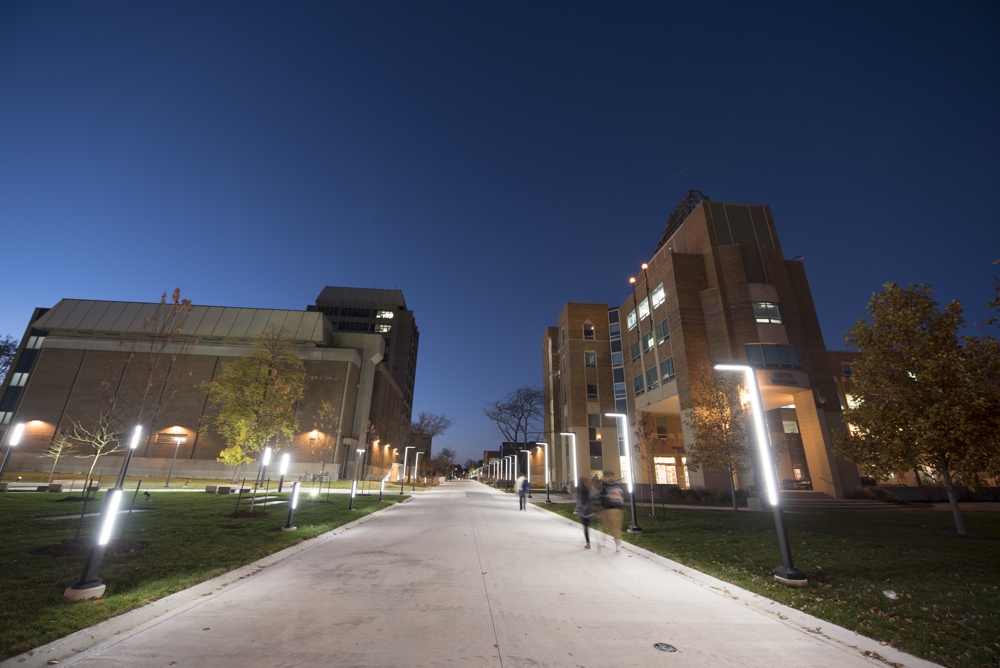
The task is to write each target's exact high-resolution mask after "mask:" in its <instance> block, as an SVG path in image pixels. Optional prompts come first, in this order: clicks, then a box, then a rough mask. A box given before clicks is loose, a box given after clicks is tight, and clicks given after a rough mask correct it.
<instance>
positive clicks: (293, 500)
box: [278, 481, 299, 531]
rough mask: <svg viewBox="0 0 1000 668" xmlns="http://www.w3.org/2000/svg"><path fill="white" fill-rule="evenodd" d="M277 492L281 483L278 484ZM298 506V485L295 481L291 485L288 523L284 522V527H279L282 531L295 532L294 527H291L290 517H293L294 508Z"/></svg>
mask: <svg viewBox="0 0 1000 668" xmlns="http://www.w3.org/2000/svg"><path fill="white" fill-rule="evenodd" d="M278 491H279V492H280V491H281V483H278ZM298 505H299V483H298V481H295V482H293V483H292V498H291V499H290V500H289V501H288V521H287V522H285V526H283V527H281V530H282V531H295V529H296V527H295V526H293V525H292V516H293V515H295V508H296V507H297V506H298Z"/></svg>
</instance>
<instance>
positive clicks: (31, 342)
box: [24, 336, 45, 350]
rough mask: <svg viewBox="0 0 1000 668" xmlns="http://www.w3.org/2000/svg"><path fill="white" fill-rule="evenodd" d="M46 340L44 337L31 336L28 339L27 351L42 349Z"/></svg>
mask: <svg viewBox="0 0 1000 668" xmlns="http://www.w3.org/2000/svg"><path fill="white" fill-rule="evenodd" d="M44 340H45V337H44V336H31V337H28V343H27V344H26V345H25V346H24V347H25V349H26V350H35V349H38V348H41V347H42V342H43V341H44Z"/></svg>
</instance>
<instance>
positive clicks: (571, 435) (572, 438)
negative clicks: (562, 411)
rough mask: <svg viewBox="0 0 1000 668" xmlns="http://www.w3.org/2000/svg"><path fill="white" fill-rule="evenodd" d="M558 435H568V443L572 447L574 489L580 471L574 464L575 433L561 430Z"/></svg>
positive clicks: (577, 482)
mask: <svg viewBox="0 0 1000 668" xmlns="http://www.w3.org/2000/svg"><path fill="white" fill-rule="evenodd" d="M559 435H560V436H569V442H570V445H571V446H572V448H573V489H576V487H577V485H578V484H579V480H580V471H579V469H577V466H576V434H574V433H573V432H571V431H561V432H559Z"/></svg>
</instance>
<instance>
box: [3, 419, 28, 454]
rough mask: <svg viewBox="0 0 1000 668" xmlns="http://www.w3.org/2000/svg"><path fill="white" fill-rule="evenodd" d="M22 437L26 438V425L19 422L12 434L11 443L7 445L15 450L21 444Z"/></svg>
mask: <svg viewBox="0 0 1000 668" xmlns="http://www.w3.org/2000/svg"><path fill="white" fill-rule="evenodd" d="M22 436H24V423H23V422H18V423H17V424H16V425H14V429H13V430H12V431H11V433H10V441H9V442H8V443H7V447H9V448H13V447H14V446H15V445H17V444H18V443H20V442H21V437H22Z"/></svg>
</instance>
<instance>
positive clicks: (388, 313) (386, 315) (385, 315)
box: [375, 311, 395, 320]
mask: <svg viewBox="0 0 1000 668" xmlns="http://www.w3.org/2000/svg"><path fill="white" fill-rule="evenodd" d="M394 315H395V314H394V313H393V312H392V311H379V312H378V313H376V314H375V317H376V318H387V319H389V320H391V319H392V318H393V316H394Z"/></svg>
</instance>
